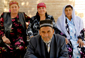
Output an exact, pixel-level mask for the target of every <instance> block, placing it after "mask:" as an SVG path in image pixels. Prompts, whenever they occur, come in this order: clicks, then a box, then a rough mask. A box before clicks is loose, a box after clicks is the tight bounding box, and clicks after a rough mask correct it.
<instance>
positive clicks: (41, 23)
mask: <svg viewBox="0 0 85 58" xmlns="http://www.w3.org/2000/svg"><path fill="white" fill-rule="evenodd" d="M19 8H20V7H19V4H18V2H16V1H11V2H10V3H9V10H10V12H3V14H2V15H1V18H0V58H85V51H84V50H85V44H84V42H83V41H84V26H83V21H82V19H81V18H80V17H78V16H76V15H75V10H74V7H73V6H72V5H66V6H65V7H64V8H63V11H62V15H61V16H60V17H59V18H58V19H57V22H55V20H54V18H53V16H51V15H48V14H47V10H46V4H45V3H39V4H37V13H36V15H35V16H33V17H32V18H30V17H29V16H27V15H26V14H25V13H24V12H19ZM27 36H29V39H30V40H29V42H27Z"/></svg>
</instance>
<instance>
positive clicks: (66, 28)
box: [56, 5, 84, 58]
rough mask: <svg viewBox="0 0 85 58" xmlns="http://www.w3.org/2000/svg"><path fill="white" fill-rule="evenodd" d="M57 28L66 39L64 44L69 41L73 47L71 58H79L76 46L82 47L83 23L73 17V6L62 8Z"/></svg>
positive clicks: (76, 17) (78, 18)
mask: <svg viewBox="0 0 85 58" xmlns="http://www.w3.org/2000/svg"><path fill="white" fill-rule="evenodd" d="M56 25H57V28H58V29H59V30H60V31H61V35H62V34H63V35H64V36H65V37H66V44H68V43H69V41H71V43H72V46H73V58H80V53H79V52H78V49H77V46H78V45H79V46H80V47H82V46H83V45H84V43H83V41H82V40H83V37H84V34H83V21H82V19H81V18H80V17H78V16H76V15H75V10H74V8H73V6H71V5H66V6H65V7H64V8H63V13H62V15H61V16H60V17H59V18H58V20H57V22H56Z"/></svg>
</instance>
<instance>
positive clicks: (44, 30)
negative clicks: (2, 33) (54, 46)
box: [39, 26, 54, 43]
mask: <svg viewBox="0 0 85 58" xmlns="http://www.w3.org/2000/svg"><path fill="white" fill-rule="evenodd" d="M39 33H40V35H41V37H42V40H43V41H44V42H45V43H48V42H49V41H51V39H52V37H53V34H54V29H53V28H51V27H49V26H46V27H41V28H40V30H39Z"/></svg>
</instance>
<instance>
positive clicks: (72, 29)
mask: <svg viewBox="0 0 85 58" xmlns="http://www.w3.org/2000/svg"><path fill="white" fill-rule="evenodd" d="M67 22H68V26H69V32H70V41H71V43H72V45H73V58H80V53H79V51H78V49H77V46H78V43H77V40H78V38H77V36H76V29H75V25H74V22H73V19H71V21H70V20H69V19H68V18H67Z"/></svg>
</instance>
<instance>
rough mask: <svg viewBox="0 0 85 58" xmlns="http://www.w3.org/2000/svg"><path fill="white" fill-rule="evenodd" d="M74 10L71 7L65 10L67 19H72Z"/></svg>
mask: <svg viewBox="0 0 85 58" xmlns="http://www.w3.org/2000/svg"><path fill="white" fill-rule="evenodd" d="M72 11H73V10H72V8H71V7H68V8H66V9H65V15H66V17H72Z"/></svg>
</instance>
